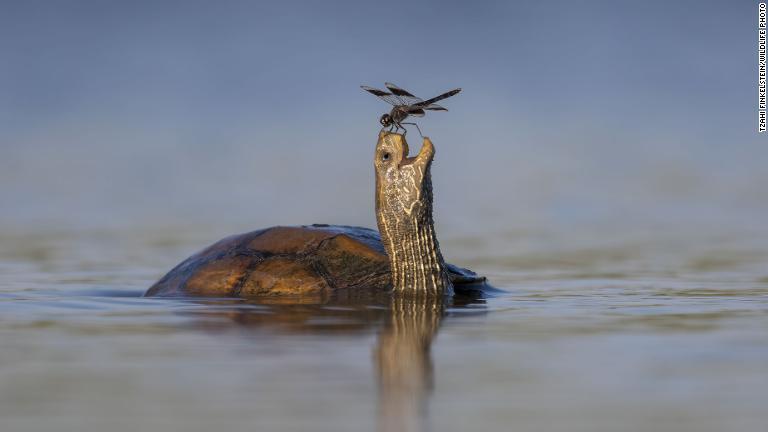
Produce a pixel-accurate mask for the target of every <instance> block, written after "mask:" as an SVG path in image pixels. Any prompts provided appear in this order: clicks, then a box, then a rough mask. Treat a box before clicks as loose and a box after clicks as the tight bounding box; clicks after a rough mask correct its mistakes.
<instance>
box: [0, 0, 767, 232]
mask: <svg viewBox="0 0 768 432" xmlns="http://www.w3.org/2000/svg"><path fill="white" fill-rule="evenodd" d="M755 8H756V5H755V3H754V2H751V1H737V2H725V1H677V2H665V1H649V2H629V1H626V2H625V1H621V2H608V1H605V2H602V1H593V2H566V1H550V2H527V3H523V2H520V3H513V2H472V3H470V2H462V1H445V2H398V1H387V2H295V1H285V2H250V1H222V2H205V1H184V2H173V1H166V2H146V1H132V2H95V1H91V2H88V1H70V2H38V1H30V2H5V3H3V5H2V13H0V51H1V52H2V62H0V154H1V155H2V157H0V202H2V203H3V206H2V212H0V224H2V225H1V226H2V227H3V230H5V231H6V232H10V231H13V230H25V231H26V230H36V229H38V228H40V227H48V228H52V227H56V228H62V229H69V228H78V227H80V228H87V229H94V228H106V229H115V228H129V229H132V228H135V227H167V226H180V225H186V226H194V227H197V228H199V229H203V230H205V229H210V230H212V231H215V233H216V234H218V233H229V232H232V230H235V229H241V230H242V229H250V228H254V229H255V228H258V227H262V226H268V225H276V224H305V223H314V222H323V223H336V224H353V225H364V226H375V218H374V213H373V169H372V162H371V156H372V151H373V148H374V144H375V140H376V133H377V132H378V128H379V125H378V123H377V119H378V117H379V116H380V115H381V114H382V113H383V112H385V111H387V109H388V106H387V105H386V104H384V103H383V102H381V101H379V100H377V99H376V98H374V97H373V96H371V95H369V94H366V93H364V92H363V91H362V90H361V89H360V88H359V85H361V84H367V85H371V86H374V87H383V83H384V81H392V82H394V83H396V84H398V85H400V86H402V87H405V88H407V89H409V90H410V91H412V92H413V93H415V94H416V95H418V96H422V97H425V98H426V97H431V96H433V95H435V94H438V93H440V92H442V91H445V90H448V89H451V88H454V87H462V88H463V92H462V93H461V94H460V95H458V96H456V97H454V98H452V99H450V100H448V101H446V103H445V105H446V106H447V107H448V109H449V110H450V111H449V112H448V113H432V114H430V115H428V116H427V117H426V118H425V119H424V120H422V121H421V122H420V123H421V125H422V129H423V130H424V132H425V134H427V135H429V136H431V137H432V138H433V140H434V142H435V144H436V146H437V150H438V153H437V158H436V162H435V164H434V173H433V177H434V183H435V185H436V186H435V188H436V189H435V190H436V198H435V200H436V218H437V223H438V225H439V229H440V232H441V233H445V234H443V235H448V236H450V235H452V233H453V234H455V233H462V234H466V235H469V236H480V237H482V236H483V235H485V236H488V235H489V233H493V232H498V230H500V229H502V230H510V231H515V230H536V229H546V230H550V229H554V230H560V229H562V230H563V231H574V230H590V229H594V230H598V231H601V230H605V229H606V228H607V227H614V228H615V231H616V232H628V231H637V230H646V231H657V232H658V231H659V230H661V231H675V232H678V231H679V230H681V229H686V230H691V229H692V230H694V231H695V232H700V233H711V232H712V230H718V229H720V228H722V227H724V226H727V227H729V228H731V229H735V230H760V229H761V226H762V223H763V221H764V219H765V215H766V211H767V210H768V189H767V188H766V184H767V182H766V180H768V170H767V169H766V163H767V162H768V142H766V137H765V136H760V135H759V134H758V133H757V132H756V130H757V89H756V85H757V66H756V62H757V60H756V56H757V49H756V48H757V36H756V25H757V24H756V12H755ZM410 136H411V137H412V140H415V138H416V137H417V136H418V135H417V134H416V131H413V134H412V135H410ZM412 146H413V145H412ZM206 227H208V228H206ZM211 235H212V236H213V235H214V234H213V233H211Z"/></svg>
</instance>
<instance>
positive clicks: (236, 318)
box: [182, 293, 485, 432]
mask: <svg viewBox="0 0 768 432" xmlns="http://www.w3.org/2000/svg"><path fill="white" fill-rule="evenodd" d="M476 295H477V296H476V297H469V296H456V297H454V298H453V300H452V303H451V304H446V303H445V301H444V300H443V299H436V300H435V299H433V300H426V299H404V298H394V299H391V298H385V299H381V298H380V299H378V301H375V300H373V299H369V300H370V302H367V303H365V304H360V303H358V302H350V301H349V299H335V300H334V301H333V302H332V303H330V304H294V305H287V304H264V303H253V302H243V301H241V300H196V301H195V303H198V304H201V305H202V306H203V308H202V309H199V310H194V311H186V312H182V313H183V314H185V315H186V314H188V315H191V316H193V317H195V318H197V319H196V320H195V321H196V323H197V324H196V325H197V326H201V327H203V328H205V329H207V330H209V331H220V330H225V329H227V328H231V327H232V324H233V323H234V324H236V325H237V326H244V327H248V330H249V331H255V330H257V329H259V330H267V331H269V332H270V333H290V334H316V333H323V334H329V333H343V334H351V333H354V332H358V331H361V330H366V329H372V328H374V327H375V326H378V325H381V331H380V332H379V334H378V338H377V340H376V346H375V348H374V350H373V351H374V356H373V357H374V359H373V361H374V372H375V374H376V382H377V385H378V407H377V408H378V409H377V412H378V421H377V423H378V429H379V430H380V431H382V432H389V431H420V430H425V429H426V425H427V421H428V416H427V404H428V401H429V396H430V394H431V392H432V388H433V382H434V377H433V370H432V357H431V345H432V340H433V339H434V338H435V336H436V335H437V331H438V329H439V327H440V323H441V321H442V319H443V316H444V315H445V312H446V307H447V306H450V307H454V308H460V307H463V306H466V305H472V304H478V303H484V302H485V301H484V299H482V298H481V297H480V296H479V293H478V294H476ZM222 318H224V320H222Z"/></svg>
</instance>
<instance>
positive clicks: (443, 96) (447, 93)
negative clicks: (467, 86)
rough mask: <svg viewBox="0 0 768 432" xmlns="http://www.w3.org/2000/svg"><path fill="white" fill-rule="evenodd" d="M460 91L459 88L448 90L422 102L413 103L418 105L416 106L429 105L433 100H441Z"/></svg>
mask: <svg viewBox="0 0 768 432" xmlns="http://www.w3.org/2000/svg"><path fill="white" fill-rule="evenodd" d="M460 91H461V89H460V88H457V89H453V90H451V91H449V92H445V93H443V94H441V95H440V96H435V97H433V98H432V99H427V100H425V101H424V102H419V103H417V104H414V105H415V106H418V107H425V106H429V105H431V104H433V103H434V102H437V101H441V100H443V99H446V98H449V97H451V96H453V95H455V94H456V93H458V92H460Z"/></svg>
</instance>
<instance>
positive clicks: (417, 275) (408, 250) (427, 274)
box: [374, 132, 453, 297]
mask: <svg viewBox="0 0 768 432" xmlns="http://www.w3.org/2000/svg"><path fill="white" fill-rule="evenodd" d="M434 155H435V147H434V145H433V144H432V141H430V140H429V138H424V143H423V144H422V146H421V150H420V151H419V154H417V155H416V156H414V157H411V158H409V157H408V143H407V142H406V141H405V137H404V136H403V135H400V134H395V133H388V132H381V133H380V134H379V141H378V143H377V144H376V154H375V157H374V166H375V168H376V221H377V222H378V226H379V233H381V240H382V242H383V243H384V248H385V249H386V251H387V255H388V256H389V264H390V268H391V271H392V284H393V287H394V290H395V292H396V293H399V294H402V295H407V296H414V297H437V296H443V295H453V286H452V285H451V281H450V279H449V278H448V273H447V271H446V267H445V262H444V261H443V256H442V254H441V253H440V245H439V244H438V242H437V236H436V235H435V226H434V222H433V219H432V180H431V175H430V167H431V165H432V159H433V158H434Z"/></svg>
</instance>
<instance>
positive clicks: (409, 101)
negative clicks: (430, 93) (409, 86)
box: [384, 83, 424, 105]
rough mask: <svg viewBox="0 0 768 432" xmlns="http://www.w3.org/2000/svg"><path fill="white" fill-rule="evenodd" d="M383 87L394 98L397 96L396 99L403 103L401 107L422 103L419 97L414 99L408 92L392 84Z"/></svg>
mask: <svg viewBox="0 0 768 432" xmlns="http://www.w3.org/2000/svg"><path fill="white" fill-rule="evenodd" d="M384 85H385V86H387V88H388V89H389V91H391V92H392V94H394V95H395V96H397V98H398V99H400V100H401V101H402V102H403V105H415V104H417V103H420V102H423V101H424V99H422V98H420V97H416V96H414V95H413V94H411V92H409V91H408V90H406V89H404V88H401V87H398V86H396V85H394V84H392V83H384Z"/></svg>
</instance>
